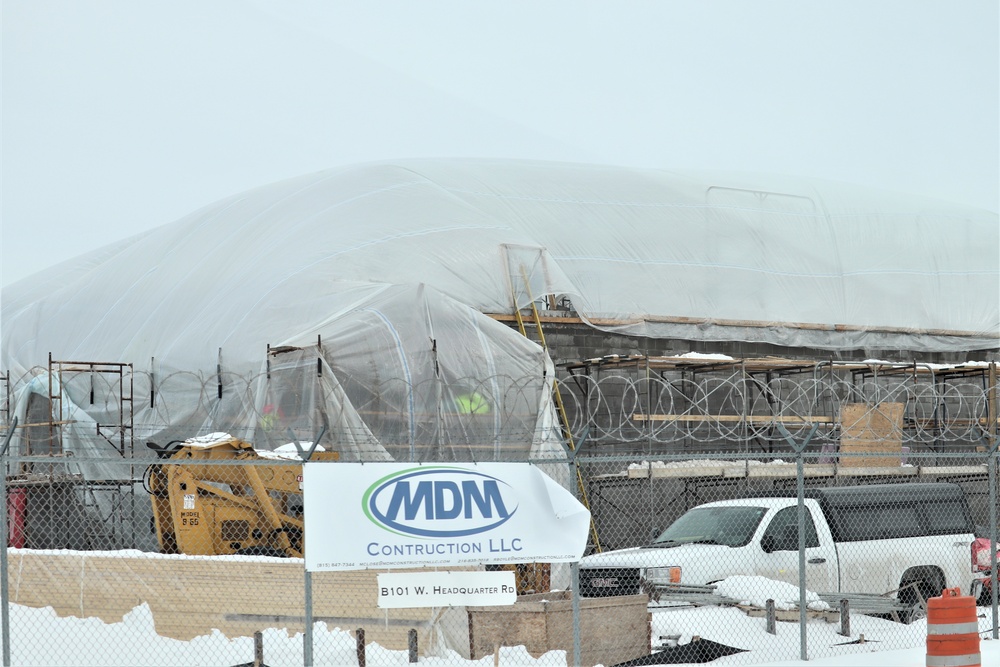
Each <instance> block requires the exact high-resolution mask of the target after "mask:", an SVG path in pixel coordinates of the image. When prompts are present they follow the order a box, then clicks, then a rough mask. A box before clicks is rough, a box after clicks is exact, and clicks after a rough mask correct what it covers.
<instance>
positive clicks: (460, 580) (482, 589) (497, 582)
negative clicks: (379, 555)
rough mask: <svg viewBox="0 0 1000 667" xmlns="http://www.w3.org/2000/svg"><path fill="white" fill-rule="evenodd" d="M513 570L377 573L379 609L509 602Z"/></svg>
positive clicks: (513, 590) (512, 599)
mask: <svg viewBox="0 0 1000 667" xmlns="http://www.w3.org/2000/svg"><path fill="white" fill-rule="evenodd" d="M516 601H517V589H516V588H515V584H514V573H513V572H511V571H510V570H506V571H501V572H401V573H399V574H396V573H391V572H390V573H386V574H380V575H378V606H379V608H380V609H403V608H411V607H462V606H476V607H487V606H501V605H512V604H514V603H515V602H516Z"/></svg>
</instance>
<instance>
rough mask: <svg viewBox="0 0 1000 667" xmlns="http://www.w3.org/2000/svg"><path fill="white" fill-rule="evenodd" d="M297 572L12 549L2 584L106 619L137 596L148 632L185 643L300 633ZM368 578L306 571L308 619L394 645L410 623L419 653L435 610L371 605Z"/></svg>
mask: <svg viewBox="0 0 1000 667" xmlns="http://www.w3.org/2000/svg"><path fill="white" fill-rule="evenodd" d="M394 571H395V570H394ZM303 574H304V571H303V565H302V562H301V561H300V560H287V561H276V560H267V559H250V558H239V557H207V556H206V557H192V556H164V555H160V554H137V553H136V552H126V553H123V554H122V555H109V554H107V553H106V552H97V553H88V552H71V551H70V552H60V553H53V552H32V551H28V550H20V551H12V552H11V561H10V568H9V587H10V599H11V601H12V602H14V603H16V604H21V605H25V606H28V607H52V608H53V609H54V610H55V612H56V614H57V615H58V616H63V617H65V616H75V617H78V618H88V617H96V618H99V619H101V620H102V621H104V622H105V623H118V622H121V620H122V618H123V617H124V616H125V614H128V613H129V612H130V611H132V609H134V608H135V607H137V606H139V605H140V604H143V603H146V604H148V605H149V608H150V611H151V613H152V615H153V620H154V627H155V629H156V632H157V634H160V635H162V636H165V637H172V638H174V639H180V640H184V641H188V640H190V639H192V638H194V637H197V636H201V635H205V634H209V633H211V632H212V630H213V629H218V630H219V631H220V632H222V633H223V634H225V635H226V636H227V637H252V636H253V633H254V632H256V631H258V630H261V629H263V628H267V627H287V628H288V629H289V630H290V631H292V632H303V631H304V629H305V624H304V621H305V618H304V613H305V610H304V601H305V591H304V577H303ZM377 577H378V572H377V571H374V570H362V571H356V572H319V573H314V574H313V614H314V616H315V618H316V619H317V620H323V619H343V620H345V621H349V622H350V625H349V626H347V627H342V628H341V629H344V630H354V629H356V628H357V627H362V626H363V627H365V637H366V640H367V641H368V642H378V643H379V644H381V645H383V646H386V647H387V648H391V649H393V650H404V649H406V648H407V647H408V632H409V629H410V628H415V629H417V630H418V632H419V633H420V639H419V645H420V648H421V651H424V650H426V649H427V648H428V647H429V646H432V645H433V644H434V642H435V637H434V633H435V629H434V628H433V620H434V616H433V612H434V610H433V609H429V608H428V609H423V608H416V609H379V608H378V605H377ZM366 619H367V621H366Z"/></svg>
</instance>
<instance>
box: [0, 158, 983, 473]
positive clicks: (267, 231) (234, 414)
mask: <svg viewBox="0 0 1000 667" xmlns="http://www.w3.org/2000/svg"><path fill="white" fill-rule="evenodd" d="M10 224H16V223H14V222H11V223H10ZM998 248H1000V224H998V219H997V215H996V214H995V213H991V212H987V211H981V210H975V209H969V208H966V207H962V206H957V205H952V204H947V203H941V202H936V201H931V200H926V199H921V198H917V197H904V196H900V195H889V194H885V193H875V192H871V191H869V190H865V189H863V188H860V187H855V186H847V185H842V184H830V183H817V182H812V181H805V180H801V179H789V178H778V177H768V178H761V177H753V178H751V177H747V176H740V175H727V174H705V173H681V172H668V171H653V170H635V169H625V168H619V167H602V166H589V165H570V164H551V163H537V162H520V161H488V160H443V159H442V160H414V161H402V162H398V163H377V164H364V165H359V166H353V167H347V168H340V169H332V170H328V171H323V172H319V173H314V174H308V175H305V176H301V177H298V178H293V179H289V180H286V181H282V182H278V183H274V184H271V185H266V186H263V187H260V188H257V189H255V190H251V191H249V192H246V193H243V194H240V195H236V196H233V197H230V198H228V199H225V200H223V201H220V202H218V203H216V204H212V205H210V206H207V207H205V208H203V209H201V210H199V211H196V212H194V213H192V214H190V215H189V216H187V217H185V218H182V219H181V220H178V221H176V222H174V223H171V224H168V225H164V226H162V227H159V228H156V229H154V230H151V231H148V232H145V233H143V234H140V235H138V236H135V237H133V238H130V239H126V240H124V241H121V242H119V243H116V244H114V245H112V246H108V247H106V248H102V249H100V250H97V251H94V252H91V253H88V254H86V255H82V256H80V257H78V258H76V259H74V260H71V261H68V262H65V263H63V264H60V265H58V266H56V267H54V268H51V269H47V270H45V271H42V272H40V273H38V274H36V275H34V276H32V277H30V278H27V279H25V280H22V281H20V282H18V283H15V284H14V285H11V286H9V287H7V288H4V290H3V294H2V297H3V299H2V315H0V317H2V325H3V329H2V360H0V362H2V367H3V368H4V369H5V370H9V371H10V373H11V378H12V380H13V381H14V384H15V387H17V386H20V385H19V384H18V383H19V382H20V381H21V379H22V378H23V377H24V376H25V375H26V374H28V373H29V372H30V369H32V368H35V367H38V366H44V365H45V363H46V360H47V358H48V355H49V354H50V353H51V354H52V356H53V358H55V359H61V360H88V361H91V360H93V361H111V360H116V361H122V362H128V363H133V364H134V365H135V369H136V371H137V372H141V373H143V374H145V375H143V377H144V378H145V380H143V381H141V382H138V383H137V385H136V389H135V391H136V399H135V402H134V405H135V406H136V408H137V413H136V419H137V422H136V423H137V425H139V426H140V428H138V429H137V430H136V436H137V438H142V437H152V436H155V437H159V438H161V439H165V438H169V437H179V438H186V437H190V436H191V435H194V434H196V433H193V432H192V431H199V432H208V431H210V430H226V431H230V432H234V433H237V434H239V435H242V436H244V437H253V438H256V439H261V440H267V441H269V442H272V444H273V445H276V444H279V441H281V440H283V438H282V433H287V432H288V431H287V428H292V434H293V435H294V436H295V437H297V438H301V439H303V440H309V439H311V437H312V436H313V435H315V431H316V430H317V429H319V428H320V427H326V428H328V430H330V431H331V432H332V431H335V430H336V431H338V432H337V434H336V435H337V437H340V438H346V440H344V442H345V443H347V444H345V445H344V454H345V456H348V457H351V458H355V457H357V458H364V457H366V456H371V457H374V458H384V457H386V456H390V457H392V458H397V459H398V458H410V457H416V458H430V459H444V460H447V459H475V458H478V457H483V456H486V457H489V458H500V459H508V460H509V458H510V456H511V455H512V454H511V452H512V451H514V450H517V451H526V450H527V449H530V448H532V447H534V448H536V449H537V448H538V447H541V446H542V445H543V444H544V443H549V444H551V443H552V442H553V441H554V439H555V438H554V436H553V433H554V432H555V431H557V429H555V428H554V427H553V420H552V418H551V414H548V413H547V411H549V410H551V406H550V405H549V404H548V403H547V401H548V392H547V391H546V389H545V387H546V383H548V382H551V368H550V367H549V366H547V364H548V363H549V362H548V361H547V359H546V357H545V355H544V353H543V352H542V351H541V350H540V349H538V348H537V346H535V345H534V344H531V343H529V342H528V341H526V340H524V339H522V338H520V337H519V336H517V334H516V333H515V332H512V331H511V330H510V329H508V328H506V327H504V326H502V325H500V324H497V323H495V322H493V321H491V320H490V319H489V318H486V317H485V316H483V315H481V313H483V312H485V313H510V312H512V308H513V304H514V303H515V302H516V303H517V304H518V305H519V306H523V305H525V304H527V303H528V302H529V301H531V300H532V299H537V298H538V297H540V296H542V295H545V294H553V295H557V296H566V297H568V298H569V299H570V300H571V302H572V305H573V307H574V308H575V310H576V311H577V312H579V313H580V315H581V316H582V317H583V318H585V319H586V320H587V321H589V322H590V323H592V324H593V325H594V326H597V327H600V328H604V329H608V330H614V331H620V332H624V333H630V334H638V335H644V336H651V337H679V338H687V339H692V340H708V341H713V340H715V341H750V342H764V343H773V344H779V345H791V346H811V347H819V348H828V349H832V350H849V349H860V348H867V349H873V348H879V349H881V348H889V349H903V350H910V351H913V352H923V351H963V350H976V349H996V348H998V347H1000V334H998V331H1000V249H998ZM267 345H271V346H273V347H274V348H280V347H281V346H291V347H294V348H298V351H289V352H284V353H281V354H275V355H270V356H269V355H267V353H266V349H267ZM272 366H273V367H272ZM269 371H273V372H269ZM251 376H253V377H254V378H255V379H253V380H252V381H250V380H248V381H246V383H245V387H244V388H243V389H236V390H234V389H233V387H234V386H235V387H238V386H239V382H238V381H237V379H239V378H244V379H245V378H248V377H251ZM261 378H263V379H261ZM296 378H297V379H296ZM281 383H284V385H287V386H288V387H295V388H293V389H287V391H288V392H292V393H293V394H295V396H296V401H295V402H296V407H295V409H294V410H293V411H292V412H294V414H295V415H296V417H295V419H291V418H290V417H289V411H288V410H286V408H285V407H284V406H281V397H280V396H276V395H275V392H277V391H278V389H277V386H278V385H279V384H281ZM64 384H65V385H66V387H65V389H66V391H67V392H68V398H67V401H68V402H71V403H76V404H81V403H82V402H84V399H83V398H82V395H83V394H82V391H81V390H79V389H74V385H73V383H72V382H65V380H64ZM216 384H218V385H219V387H221V389H219V396H214V395H213V394H215V393H216ZM74 392H75V393H74ZM475 395H479V396H481V397H486V400H488V401H489V403H490V405H489V407H488V408H479V407H477V406H476V401H478V400H479V399H476V398H475ZM220 396H221V397H220ZM182 397H186V398H182ZM497 402H499V403H502V405H500V406H499V407H498V405H499V404H498V403H497ZM306 405H307V406H308V414H306V415H305V416H302V415H303V414H305V413H302V412H301V411H302V410H305V409H306V408H305V407H303V406H306ZM82 407H83V408H85V409H86V410H88V411H90V412H95V413H96V412H100V411H101V410H102V409H107V410H110V409H111V407H113V406H111V405H110V404H109V405H106V406H104V408H101V407H100V406H97V407H92V406H91V407H87V406H82ZM269 408H270V410H271V411H274V412H273V414H274V415H277V416H280V415H281V414H284V418H285V419H291V420H292V421H294V422H295V423H294V424H293V425H291V426H287V427H285V428H284V431H282V432H278V433H277V434H276V435H275V434H271V433H267V432H263V431H261V429H262V428H265V426H266V427H268V428H270V427H272V426H273V424H272V423H271V422H272V418H271V417H269V416H268V415H271V414H272V412H268V410H269ZM279 408H280V410H281V413H279V412H277V410H278V409H279ZM20 409H22V410H23V406H21V408H20ZM95 418H96V417H95ZM296 420H297V421H296ZM234 424H237V425H239V426H241V427H242V428H243V429H244V430H243V431H242V432H240V431H239V430H238V429H236V428H234ZM542 424H544V425H545V426H540V425H542ZM262 425H264V426H262ZM515 434H516V435H515ZM284 441H287V439H285V440H284ZM515 441H517V442H519V443H520V444H519V445H516V446H515V445H514V444H513V443H514V442H515ZM546 446H548V445H546ZM505 447H514V450H511V451H509V452H505V451H504V448H505Z"/></svg>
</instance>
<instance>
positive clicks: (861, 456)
mask: <svg viewBox="0 0 1000 667" xmlns="http://www.w3.org/2000/svg"><path fill="white" fill-rule="evenodd" d="M840 421H841V430H840V454H841V456H840V467H841V468H846V467H866V466H867V467H892V466H897V467H898V466H899V465H900V464H901V462H902V454H903V404H902V403H879V404H878V405H871V404H868V403H847V404H845V405H842V406H841V408H840ZM844 454H856V456H844Z"/></svg>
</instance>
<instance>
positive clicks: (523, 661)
mask: <svg viewBox="0 0 1000 667" xmlns="http://www.w3.org/2000/svg"><path fill="white" fill-rule="evenodd" d="M718 592H720V593H721V594H723V595H726V596H727V597H732V598H735V599H739V600H743V601H746V602H748V603H750V604H752V605H754V606H759V607H763V606H764V602H765V601H766V599H773V600H775V607H776V608H777V609H794V608H795V604H796V602H797V600H798V597H799V594H798V589H797V588H796V587H794V586H791V585H789V584H785V583H782V582H775V581H770V580H767V579H764V578H762V577H747V576H738V577H730V578H728V579H726V580H725V581H723V582H721V583H720V585H719V588H718ZM808 597H809V596H808V595H807V598H808ZM813 602H819V603H820V604H819V605H814V604H812V603H811V604H810V607H814V606H815V607H816V608H819V607H820V606H825V605H824V604H823V603H822V602H821V601H818V599H815V600H813ZM652 611H653V614H652V623H653V625H652V639H653V645H654V647H657V646H659V645H661V643H664V638H675V640H676V641H677V642H679V643H681V644H686V643H688V642H690V641H691V640H692V639H693V638H694V637H700V638H702V639H707V640H712V641H715V642H719V643H722V644H726V645H729V646H735V647H737V648H741V649H746V652H744V653H738V654H735V655H731V656H726V657H723V658H719V659H717V660H715V661H713V662H712V663H711V664H713V665H719V666H727V665H756V666H757V667H790V666H793V665H800V666H802V667H806V666H810V667H813V666H814V667H868V666H869V665H870V666H872V667H876V666H877V667H903V666H904V665H905V666H911V665H922V664H924V658H925V645H926V637H927V623H926V620H924V619H921V620H917V621H915V622H913V623H911V624H910V625H903V624H900V623H895V622H893V621H888V620H883V619H878V618H873V617H869V616H864V615H861V614H853V615H852V617H851V636H850V637H844V636H841V635H840V634H839V632H840V623H839V622H827V621H826V620H823V619H822V618H811V619H810V620H809V621H808V624H807V626H806V628H807V631H808V656H809V660H808V661H806V662H803V661H801V660H799V655H800V648H799V647H800V632H799V625H798V623H796V622H781V621H779V622H778V623H777V628H776V634H774V635H771V634H768V633H767V632H766V619H765V618H763V617H751V616H748V615H747V614H746V613H745V612H744V611H743V610H741V609H739V608H734V607H725V608H720V607H689V606H668V605H666V604H665V605H663V606H654V607H653V608H652ZM10 613H11V619H10V624H11V664H13V665H24V666H37V667H70V666H79V667H92V666H101V667H173V666H177V667H181V666H184V667H201V666H205V667H209V666H211V667H216V666H222V667H230V666H232V665H239V664H244V663H247V662H251V661H252V660H253V651H254V649H253V640H252V639H250V638H248V637H241V638H236V639H229V638H227V637H225V636H224V635H222V634H221V633H220V632H218V631H215V632H213V633H211V634H208V635H205V636H202V637H197V638H195V639H192V640H191V641H179V640H176V639H170V638H167V637H161V636H159V635H157V634H156V631H155V628H154V623H153V616H152V614H151V612H150V610H149V607H148V606H147V605H145V604H142V605H140V606H138V607H136V608H135V609H133V610H132V611H131V612H130V613H129V614H127V615H126V616H125V617H124V618H123V619H122V621H121V622H120V623H110V624H108V623H103V622H102V621H100V620H99V619H96V618H87V619H78V618H59V617H57V616H56V614H55V612H54V611H53V610H52V609H51V608H43V609H35V608H30V607H24V606H21V605H16V604H12V605H10ZM991 620H992V614H991V611H990V610H989V609H988V608H980V609H979V627H980V631H981V633H982V634H981V636H983V637H984V638H983V640H982V642H981V650H982V656H983V658H982V664H983V665H1000V641H994V640H991V639H989V637H990V636H991V633H990V628H991ZM862 635H863V636H864V638H865V640H866V641H865V642H864V643H858V642H857V640H858V639H859V638H860V637H861V636H862ZM313 637H314V642H313V647H314V648H313V658H314V660H313V662H314V664H315V665H317V666H319V665H356V664H357V657H356V653H355V651H356V644H355V639H354V636H353V634H352V633H351V632H348V631H346V630H341V629H339V628H328V627H327V626H326V624H324V623H317V624H316V625H315V626H314V632H313ZM263 639H264V658H265V662H266V663H267V664H268V665H269V666H270V667H286V666H288V667H299V666H300V665H302V664H303V636H302V634H301V633H299V634H290V633H289V632H288V631H287V630H285V629H277V628H274V629H269V630H266V631H264V633H263ZM367 658H368V664H369V665H372V666H373V667H374V666H375V665H380V666H381V665H386V666H390V667H394V666H397V665H398V666H400V667H402V666H403V665H407V664H409V663H408V661H407V654H406V652H405V651H392V650H389V649H385V648H382V647H380V646H378V645H377V644H374V643H373V644H369V645H368V648H367ZM570 660H571V657H570ZM420 664H421V665H427V666H429V667H444V666H445V665H461V666H476V667H492V666H493V665H494V658H493V656H492V655H491V656H487V657H485V658H482V659H480V660H476V661H471V660H465V659H463V658H461V657H460V656H459V655H458V654H456V653H451V652H449V653H448V655H445V656H440V657H422V658H421V659H420ZM499 664H500V665H524V666H526V667H536V666H537V667H542V666H543V665H545V666H549V667H561V666H563V665H567V655H566V653H565V652H564V651H550V652H548V653H546V654H544V655H542V656H540V657H538V658H532V657H531V655H530V654H528V652H527V651H526V650H525V649H524V647H523V646H519V647H504V648H501V650H500V656H499Z"/></svg>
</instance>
